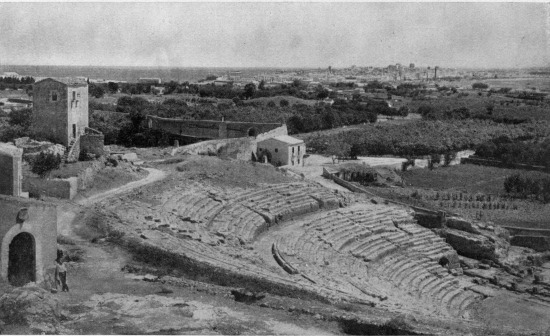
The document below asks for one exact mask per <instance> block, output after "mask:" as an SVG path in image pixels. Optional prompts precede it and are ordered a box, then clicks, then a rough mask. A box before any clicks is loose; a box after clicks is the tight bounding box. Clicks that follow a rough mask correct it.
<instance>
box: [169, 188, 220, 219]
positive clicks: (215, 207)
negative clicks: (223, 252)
mask: <svg viewBox="0 0 550 336" xmlns="http://www.w3.org/2000/svg"><path fill="white" fill-rule="evenodd" d="M222 206H223V202H222V201H221V200H219V199H216V198H213V197H212V196H210V195H208V194H204V193H200V192H193V193H184V194H178V195H175V196H174V197H172V198H170V199H169V200H167V201H166V202H165V203H164V204H163V205H162V207H163V208H164V209H165V210H166V211H172V212H177V214H178V215H179V216H181V217H182V218H186V219H188V220H189V221H196V222H203V223H207V222H208V221H209V220H211V219H212V218H213V215H214V214H216V213H217V212H218V211H220V210H221V209H222Z"/></svg>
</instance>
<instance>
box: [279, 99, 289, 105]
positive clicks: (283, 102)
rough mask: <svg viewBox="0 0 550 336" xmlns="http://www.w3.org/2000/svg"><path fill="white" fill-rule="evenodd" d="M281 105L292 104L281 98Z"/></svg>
mask: <svg viewBox="0 0 550 336" xmlns="http://www.w3.org/2000/svg"><path fill="white" fill-rule="evenodd" d="M279 105H280V106H281V107H287V106H288V105H290V103H289V102H288V100H286V99H281V101H279Z"/></svg>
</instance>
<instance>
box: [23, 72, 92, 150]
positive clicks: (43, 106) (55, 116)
mask: <svg viewBox="0 0 550 336" xmlns="http://www.w3.org/2000/svg"><path fill="white" fill-rule="evenodd" d="M33 97H34V102H33V127H34V128H35V129H36V130H37V132H38V133H39V134H40V135H43V136H45V137H47V138H48V139H51V140H53V141H54V142H56V143H59V144H62V145H64V146H66V147H69V146H70V145H71V143H72V142H73V141H74V140H76V139H78V138H79V137H80V135H82V134H84V132H85V128H86V127H88V84H87V83H86V82H85V81H84V80H80V79H74V78H46V79H42V80H40V81H38V82H36V83H34V89H33Z"/></svg>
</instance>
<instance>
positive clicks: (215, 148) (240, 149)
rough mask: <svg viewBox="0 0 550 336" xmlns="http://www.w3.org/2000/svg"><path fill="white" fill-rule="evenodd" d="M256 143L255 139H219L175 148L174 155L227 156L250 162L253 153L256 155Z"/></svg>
mask: <svg viewBox="0 0 550 336" xmlns="http://www.w3.org/2000/svg"><path fill="white" fill-rule="evenodd" d="M256 148H257V146H256V141H255V139H254V138H248V137H246V138H234V139H219V140H208V141H201V142H197V143H195V144H192V145H187V146H182V147H178V148H174V149H173V150H172V155H177V154H195V155H208V154H212V155H218V154H222V155H227V156H229V157H232V158H235V159H238V160H244V161H250V159H251V157H252V153H256Z"/></svg>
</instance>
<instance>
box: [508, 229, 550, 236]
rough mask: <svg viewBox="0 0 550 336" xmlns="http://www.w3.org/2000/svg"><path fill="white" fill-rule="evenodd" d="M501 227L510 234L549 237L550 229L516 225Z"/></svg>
mask: <svg viewBox="0 0 550 336" xmlns="http://www.w3.org/2000/svg"><path fill="white" fill-rule="evenodd" d="M503 228H505V229H506V230H508V232H510V235H512V236H532V237H536V236H540V237H550V230H548V229H530V228H521V227H516V226H503Z"/></svg>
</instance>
